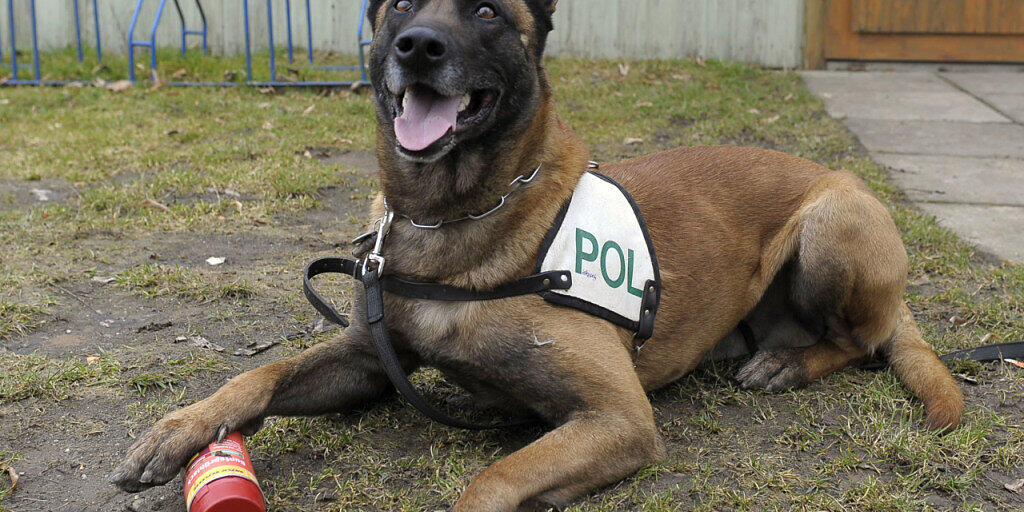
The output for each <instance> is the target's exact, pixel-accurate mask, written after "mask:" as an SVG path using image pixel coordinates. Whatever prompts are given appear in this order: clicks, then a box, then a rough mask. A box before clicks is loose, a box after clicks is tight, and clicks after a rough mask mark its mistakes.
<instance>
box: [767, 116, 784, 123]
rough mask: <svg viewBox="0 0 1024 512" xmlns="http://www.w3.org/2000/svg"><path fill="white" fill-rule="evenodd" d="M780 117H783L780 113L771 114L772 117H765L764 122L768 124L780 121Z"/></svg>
mask: <svg viewBox="0 0 1024 512" xmlns="http://www.w3.org/2000/svg"><path fill="white" fill-rule="evenodd" d="M779 117H781V116H779V115H778V114H776V115H774V116H771V117H767V118H765V120H764V122H765V123H766V124H772V123H774V122H775V121H778V120H779Z"/></svg>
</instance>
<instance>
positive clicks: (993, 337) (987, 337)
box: [981, 333, 999, 343]
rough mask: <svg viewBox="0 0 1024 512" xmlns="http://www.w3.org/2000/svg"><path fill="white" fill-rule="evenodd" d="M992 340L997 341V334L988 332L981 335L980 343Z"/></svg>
mask: <svg viewBox="0 0 1024 512" xmlns="http://www.w3.org/2000/svg"><path fill="white" fill-rule="evenodd" d="M993 341H999V336H997V335H995V334H992V333H988V334H986V335H984V336H982V337H981V342H982V343H991V342H993Z"/></svg>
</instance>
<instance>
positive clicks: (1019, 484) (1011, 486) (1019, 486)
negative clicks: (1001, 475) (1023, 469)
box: [1003, 478, 1024, 494]
mask: <svg viewBox="0 0 1024 512" xmlns="http://www.w3.org/2000/svg"><path fill="white" fill-rule="evenodd" d="M1003 487H1005V488H1006V490H1007V491H1010V492H1015V493H1017V494H1020V493H1021V491H1022V490H1024V478H1021V479H1020V480H1017V481H1016V482H1010V483H1008V484H1006V485H1003Z"/></svg>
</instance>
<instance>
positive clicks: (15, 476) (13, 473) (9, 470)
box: [0, 466, 18, 493]
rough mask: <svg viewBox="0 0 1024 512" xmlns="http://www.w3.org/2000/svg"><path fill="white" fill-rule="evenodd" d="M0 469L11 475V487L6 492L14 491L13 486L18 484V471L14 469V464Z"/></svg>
mask: <svg viewBox="0 0 1024 512" xmlns="http://www.w3.org/2000/svg"><path fill="white" fill-rule="evenodd" d="M0 471H5V472H7V476H9V477H11V488H10V490H8V491H7V492H9V493H10V492H14V488H15V487H17V486H18V472H17V471H16V470H15V469H14V466H3V467H0Z"/></svg>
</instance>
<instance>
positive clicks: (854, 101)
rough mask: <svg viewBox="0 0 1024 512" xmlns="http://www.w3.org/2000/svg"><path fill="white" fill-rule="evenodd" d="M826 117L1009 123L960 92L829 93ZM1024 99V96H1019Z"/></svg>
mask: <svg viewBox="0 0 1024 512" xmlns="http://www.w3.org/2000/svg"><path fill="white" fill-rule="evenodd" d="M824 94H829V95H830V96H831V97H830V98H828V101H826V102H825V109H826V110H827V111H828V115H830V116H832V117H835V118H838V119H844V118H854V119H858V118H859V119H889V120H908V121H967V122H972V123H1009V122H1011V120H1010V119H1009V118H1007V117H1005V116H1003V115H1002V114H1000V113H998V112H996V111H994V110H992V109H991V108H989V107H988V106H987V105H985V104H984V103H982V102H980V101H978V100H976V99H974V98H972V97H971V96H970V95H967V94H964V93H963V92H961V91H949V92H918V91H902V92H891V91H889V92H854V91H850V92H845V91H842V92H832V93H824ZM1021 97H1022V98H1024V95H1022V96H1021Z"/></svg>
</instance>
